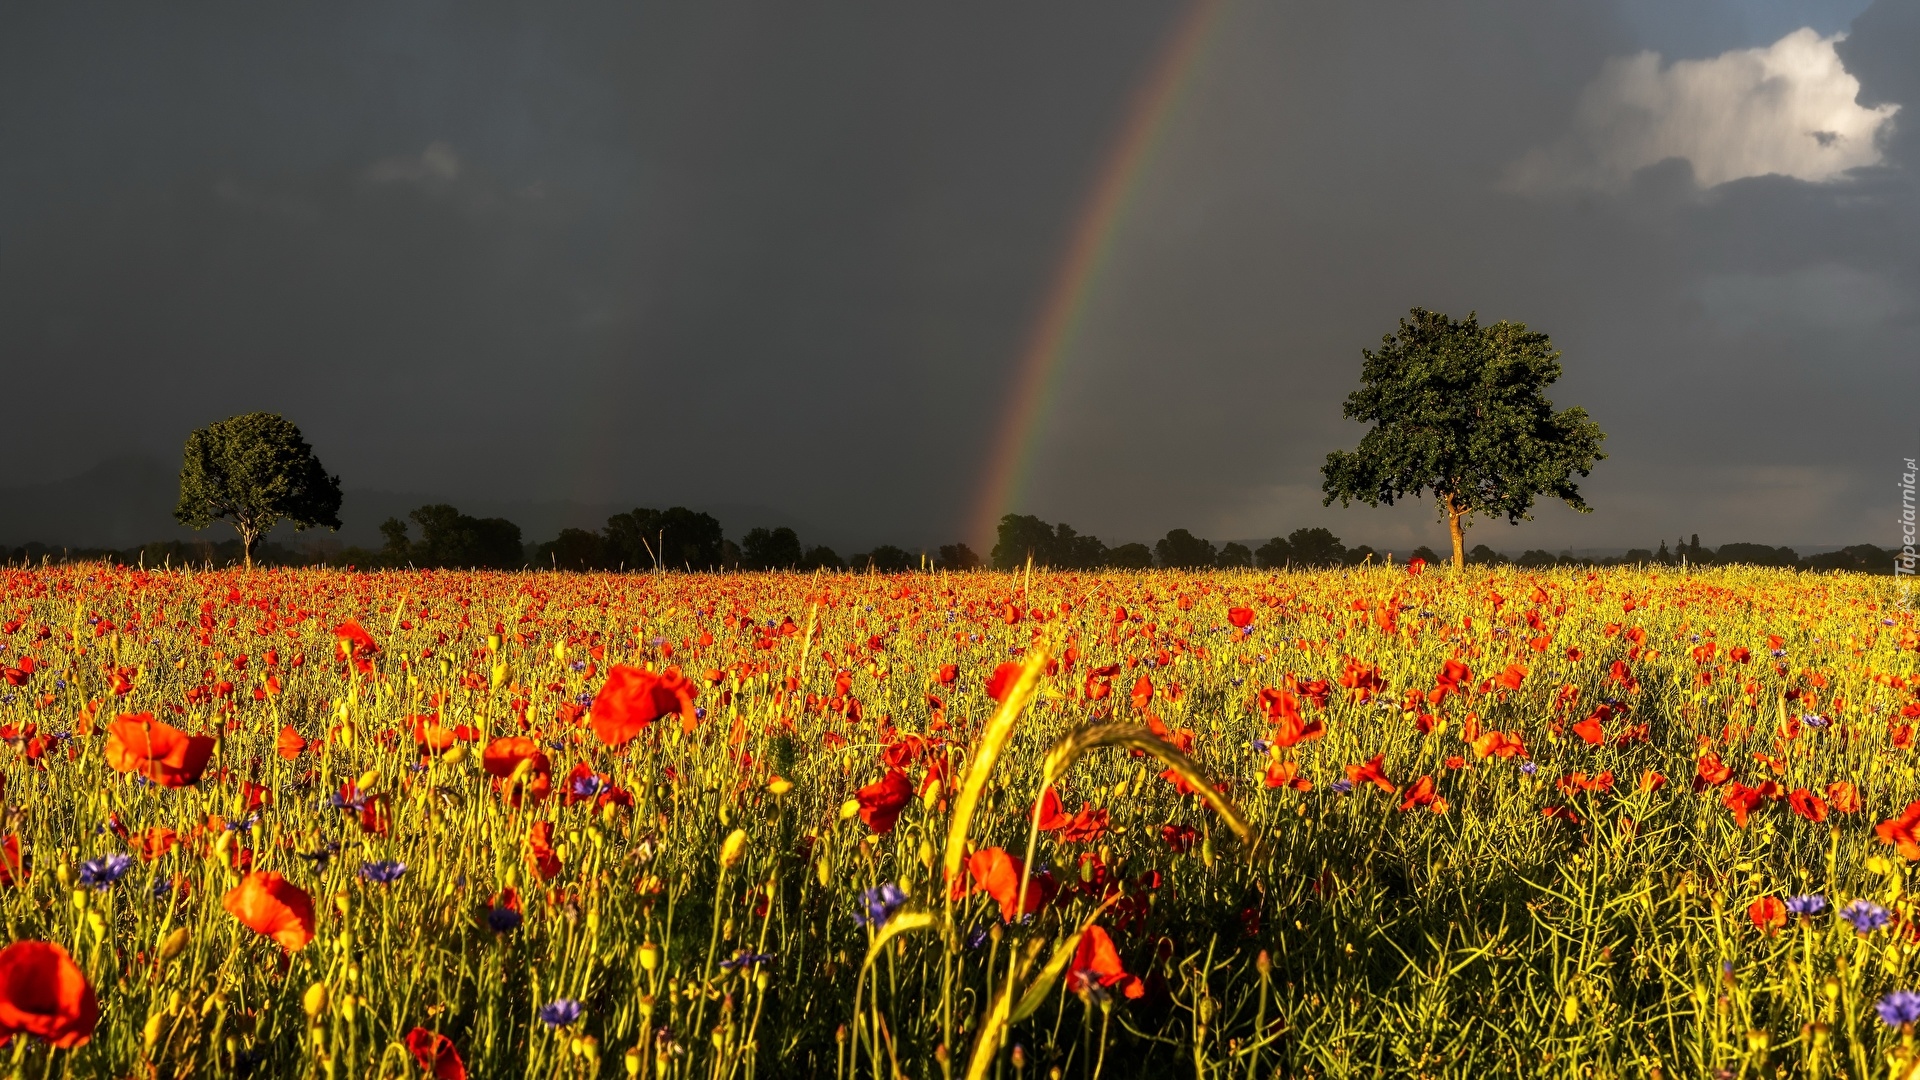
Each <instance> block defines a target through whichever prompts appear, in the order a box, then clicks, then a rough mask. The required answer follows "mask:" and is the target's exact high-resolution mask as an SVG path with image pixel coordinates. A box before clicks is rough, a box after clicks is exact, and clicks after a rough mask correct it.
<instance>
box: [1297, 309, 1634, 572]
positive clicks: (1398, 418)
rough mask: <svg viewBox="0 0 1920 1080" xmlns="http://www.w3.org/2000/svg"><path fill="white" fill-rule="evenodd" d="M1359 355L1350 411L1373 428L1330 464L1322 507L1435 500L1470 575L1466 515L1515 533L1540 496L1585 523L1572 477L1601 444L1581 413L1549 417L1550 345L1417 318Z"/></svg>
mask: <svg viewBox="0 0 1920 1080" xmlns="http://www.w3.org/2000/svg"><path fill="white" fill-rule="evenodd" d="M1361 355H1362V356H1363V357H1365V361H1366V362H1365V364H1364V365H1363V366H1362V368H1361V372H1360V389H1358V390H1356V391H1354V392H1353V394H1352V395H1350V396H1349V397H1348V398H1347V402H1346V407H1345V409H1344V410H1343V411H1344V413H1345V415H1346V417H1347V419H1349V420H1358V421H1360V422H1362V423H1372V424H1373V425H1374V428H1373V430H1372V431H1370V432H1368V433H1367V435H1366V437H1365V438H1363V439H1361V440H1360V445H1359V447H1358V448H1356V449H1355V450H1353V451H1352V452H1350V453H1349V452H1345V451H1338V450H1336V451H1334V452H1333V453H1331V454H1328V455H1327V463H1326V465H1325V467H1324V468H1323V469H1322V470H1321V472H1322V474H1323V476H1324V478H1325V479H1324V483H1323V484H1322V485H1321V490H1322V491H1324V492H1325V493H1326V498H1325V499H1324V500H1323V505H1325V504H1331V503H1332V502H1333V500H1335V499H1339V500H1340V504H1341V505H1342V506H1345V505H1347V504H1348V503H1349V502H1350V501H1352V500H1355V499H1357V500H1359V501H1361V502H1363V503H1366V504H1367V505H1368V506H1378V505H1380V504H1381V503H1387V504H1389V505H1391V504H1392V503H1393V501H1394V500H1395V499H1399V498H1404V497H1406V496H1408V495H1420V494H1423V493H1426V492H1431V493H1432V494H1433V497H1434V499H1435V501H1436V502H1437V503H1438V504H1439V510H1440V516H1441V517H1442V518H1444V519H1445V520H1446V522H1447V529H1448V532H1449V533H1450V535H1451V536H1452V538H1453V565H1454V567H1455V569H1458V568H1460V567H1463V566H1465V565H1466V549H1465V532H1464V529H1465V521H1466V519H1467V518H1468V517H1469V516H1471V515H1474V514H1482V515H1485V516H1487V517H1502V516H1504V517H1505V518H1506V519H1507V520H1508V521H1510V522H1514V523H1518V522H1519V521H1520V520H1521V519H1523V518H1529V517H1531V516H1532V514H1531V510H1532V508H1533V500H1534V498H1535V497H1536V496H1539V495H1551V496H1553V497H1555V498H1558V499H1560V500H1562V501H1564V502H1565V503H1566V504H1567V505H1568V506H1571V507H1573V508H1574V509H1575V510H1578V511H1580V512H1582V513H1586V512H1587V510H1588V507H1587V504H1586V503H1585V502H1584V501H1582V500H1581V498H1580V490H1579V488H1578V487H1577V486H1576V485H1575V483H1574V480H1573V478H1574V476H1575V475H1576V474H1577V475H1579V476H1586V475H1587V473H1588V471H1589V470H1590V469H1591V468H1592V467H1593V463H1594V462H1595V461H1599V460H1601V459H1602V458H1604V457H1606V455H1605V454H1602V453H1601V452H1600V441H1601V440H1602V439H1604V438H1606V435H1605V434H1604V433H1603V432H1601V430H1600V426H1599V425H1598V424H1595V423H1594V422H1593V421H1591V420H1589V419H1587V414H1586V410H1584V409H1581V408H1578V407H1574V408H1570V409H1566V410H1563V411H1561V412H1554V411H1553V402H1551V401H1549V400H1547V397H1546V394H1545V392H1544V391H1545V390H1546V388H1547V387H1548V386H1549V385H1551V384H1552V383H1553V382H1554V380H1556V379H1558V378H1559V377H1560V354H1559V353H1558V352H1556V351H1555V350H1554V348H1553V343H1552V342H1551V341H1549V340H1548V338H1547V335H1545V334H1537V333H1534V332H1532V331H1530V330H1528V329H1527V328H1526V327H1525V326H1524V325H1522V324H1520V323H1509V322H1500V323H1494V324H1493V325H1491V326H1481V325H1480V324H1479V321H1478V317H1477V316H1476V315H1474V314H1471V313H1470V314H1468V316H1467V318H1466V321H1464V322H1456V321H1454V320H1453V319H1451V318H1449V317H1448V316H1446V315H1443V314H1440V313H1439V312H1436V311H1426V310H1423V309H1421V308H1414V309H1413V311H1412V312H1411V313H1410V314H1409V315H1408V317H1406V318H1404V319H1401V320H1400V328H1399V330H1398V332H1397V333H1392V334H1388V335H1387V336H1386V337H1384V338H1382V339H1381V347H1380V349H1379V351H1377V352H1376V351H1372V350H1365V349H1363V350H1361Z"/></svg>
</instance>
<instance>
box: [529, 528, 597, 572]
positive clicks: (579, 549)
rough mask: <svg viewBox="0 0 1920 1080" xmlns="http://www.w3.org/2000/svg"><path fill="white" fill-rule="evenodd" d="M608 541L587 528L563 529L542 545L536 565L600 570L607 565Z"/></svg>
mask: <svg viewBox="0 0 1920 1080" xmlns="http://www.w3.org/2000/svg"><path fill="white" fill-rule="evenodd" d="M606 560H607V542H606V539H605V538H604V537H602V536H601V535H600V534H599V533H597V532H592V531H590V530H587V529H561V530H560V535H559V536H556V537H554V538H553V539H551V540H549V541H547V542H546V543H544V544H541V545H540V551H539V557H538V558H536V559H535V560H534V565H535V566H536V567H538V566H542V565H544V566H549V567H552V568H553V569H556V570H582V571H585V570H598V569H601V568H602V567H604V566H605V565H606Z"/></svg>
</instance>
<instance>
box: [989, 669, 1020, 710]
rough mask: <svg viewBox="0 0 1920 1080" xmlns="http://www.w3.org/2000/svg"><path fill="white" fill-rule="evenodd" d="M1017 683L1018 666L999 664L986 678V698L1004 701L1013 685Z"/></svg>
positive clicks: (1018, 678) (1018, 676)
mask: <svg viewBox="0 0 1920 1080" xmlns="http://www.w3.org/2000/svg"><path fill="white" fill-rule="evenodd" d="M1018 681H1020V665H1019V664H1015V663H1005V664H1001V665H1000V666H999V667H997V668H994V669H993V674H992V675H991V676H989V677H988V678H987V696H988V697H990V698H992V699H993V700H995V701H1005V700H1007V694H1008V693H1009V692H1010V691H1011V690H1012V689H1013V684H1014V683H1016V682H1018Z"/></svg>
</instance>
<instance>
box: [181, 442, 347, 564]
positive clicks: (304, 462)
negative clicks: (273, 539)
mask: <svg viewBox="0 0 1920 1080" xmlns="http://www.w3.org/2000/svg"><path fill="white" fill-rule="evenodd" d="M173 516H174V519H175V520H177V521H179V522H180V523H181V524H182V525H185V526H187V527H188V528H190V529H204V528H206V527H207V526H209V525H211V524H213V523H214V522H216V521H224V522H226V523H227V524H229V525H231V526H233V528H234V531H236V532H238V533H239V534H240V542H241V545H242V548H243V549H244V557H245V560H246V563H247V565H249V566H251V565H252V564H253V553H254V548H255V545H257V544H258V543H259V541H260V538H261V537H262V536H265V535H266V534H267V533H268V532H269V531H271V530H272V529H273V527H274V526H275V525H277V524H279V523H280V522H282V521H291V522H292V523H293V527H294V528H295V529H303V530H304V529H311V528H318V527H321V526H325V527H326V528H329V529H338V528H339V527H340V478H339V477H337V476H328V475H327V471H326V469H325V468H323V467H321V465H320V460H319V459H318V458H316V457H314V455H313V448H312V447H311V446H308V445H307V440H306V439H305V438H304V437H302V436H301V434H300V429H299V428H298V427H295V426H294V425H293V424H292V423H291V422H289V421H288V420H287V419H286V418H284V417H282V416H280V415H278V414H276V413H247V414H246V415H244V416H235V417H231V418H229V419H226V420H222V421H220V422H219V423H216V424H209V425H207V426H206V427H203V428H201V429H199V430H198V431H195V432H194V433H193V434H191V435H189V436H187V445H186V450H185V452H184V454H183V455H182V458H181V463H180V503H179V505H178V506H177V507H175V508H174V511H173Z"/></svg>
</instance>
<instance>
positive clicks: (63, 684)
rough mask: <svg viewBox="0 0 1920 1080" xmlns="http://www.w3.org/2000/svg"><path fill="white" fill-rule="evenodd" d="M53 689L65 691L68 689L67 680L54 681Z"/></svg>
mask: <svg viewBox="0 0 1920 1080" xmlns="http://www.w3.org/2000/svg"><path fill="white" fill-rule="evenodd" d="M53 688H54V689H55V690H65V689H66V688H67V680H65V679H55V680H53Z"/></svg>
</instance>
